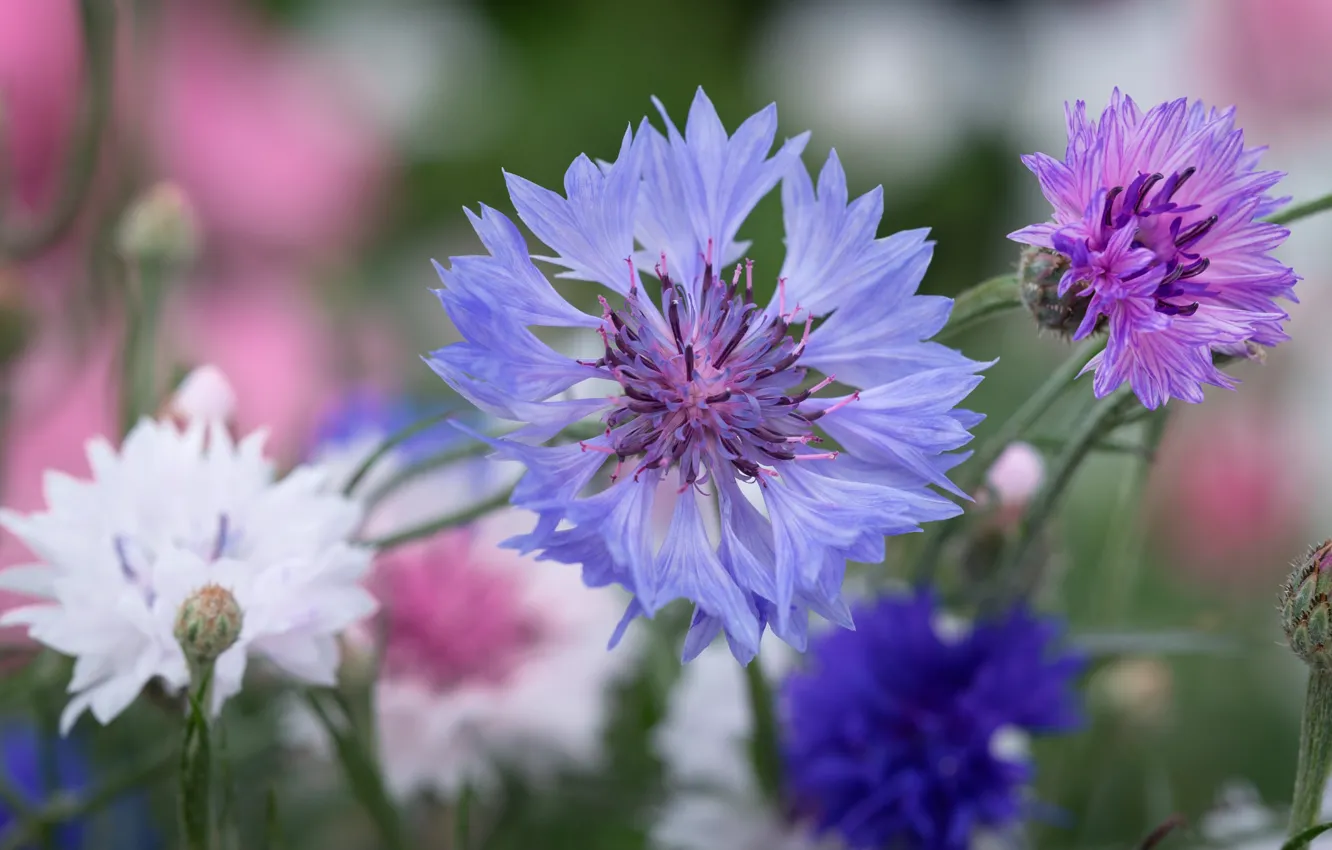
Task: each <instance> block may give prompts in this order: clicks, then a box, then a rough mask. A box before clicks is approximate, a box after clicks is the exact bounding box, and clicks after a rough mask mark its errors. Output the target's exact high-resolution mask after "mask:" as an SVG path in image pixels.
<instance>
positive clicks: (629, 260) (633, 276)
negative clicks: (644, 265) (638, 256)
mask: <svg viewBox="0 0 1332 850" xmlns="http://www.w3.org/2000/svg"><path fill="white" fill-rule="evenodd" d="M624 262H625V263H626V264H627V265H628V266H629V294H630V295H633V294H634V293H635V292H637V291H638V271H637V270H636V269H635V268H634V258H633V257H625V258H624ZM597 297H599V298H600V296H597ZM602 300H603V301H604V300H605V299H602Z"/></svg>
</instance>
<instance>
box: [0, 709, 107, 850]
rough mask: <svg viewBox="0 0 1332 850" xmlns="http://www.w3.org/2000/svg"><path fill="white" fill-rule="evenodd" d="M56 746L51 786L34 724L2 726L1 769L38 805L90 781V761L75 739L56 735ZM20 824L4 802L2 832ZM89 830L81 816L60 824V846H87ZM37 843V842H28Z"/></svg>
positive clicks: (0, 813)
mask: <svg viewBox="0 0 1332 850" xmlns="http://www.w3.org/2000/svg"><path fill="white" fill-rule="evenodd" d="M49 744H50V746H52V747H54V748H55V751H54V755H55V759H54V765H53V766H54V768H55V775H54V776H53V777H50V779H52V780H53V786H52V787H51V788H50V789H48V788H47V779H48V777H46V776H45V775H44V765H43V763H42V758H43V743H42V741H41V739H40V738H38V737H37V735H36V734H35V733H34V731H33V729H32V728H31V727H30V726H26V725H21V724H7V725H4V726H0V770H3V771H4V774H5V775H4V778H5V780H6V781H7V784H8V785H9V786H11V787H12V788H13V789H14V790H15V791H17V792H18V793H19V794H22V795H23V796H24V797H25V798H26V799H28V800H30V801H31V802H32V803H33V804H35V805H41V804H42V803H44V802H45V801H46V799H47V798H48V797H49V796H50V795H51V794H54V793H61V792H78V791H82V790H84V789H85V788H86V787H87V785H88V779H89V772H88V765H87V763H86V762H85V761H84V759H83V755H82V753H81V752H80V751H79V748H78V746H77V745H76V744H75V743H74V741H73V740H71V739H68V738H56V739H54V740H52V741H50V742H49ZM17 824H18V818H17V817H16V816H15V813H14V812H12V811H9V810H8V809H7V808H6V807H5V806H4V804H3V803H0V836H3V835H5V834H7V833H8V832H9V830H10V829H12V828H14V827H15V826H17ZM86 831H87V829H86V827H85V824H84V823H83V822H82V821H81V820H71V821H66V822H64V823H62V824H61V825H60V826H58V827H57V828H56V846H57V847H59V848H61V850H78V848H80V847H82V846H83V836H84V834H85V832H86ZM27 846H36V844H35V843H34V844H33V845H24V847H27Z"/></svg>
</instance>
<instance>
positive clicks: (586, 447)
mask: <svg viewBox="0 0 1332 850" xmlns="http://www.w3.org/2000/svg"><path fill="white" fill-rule="evenodd" d="M578 445H579V446H580V447H581V448H582V449H583V451H585V452H598V453H600V454H603V455H613V454H615V449H612V448H611V447H610V446H590V445H588V444H587V441H585V440H579V441H578Z"/></svg>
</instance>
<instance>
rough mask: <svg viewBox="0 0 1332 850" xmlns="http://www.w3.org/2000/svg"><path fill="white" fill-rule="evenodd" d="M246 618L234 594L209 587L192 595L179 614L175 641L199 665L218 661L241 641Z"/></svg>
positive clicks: (212, 586) (177, 615)
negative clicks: (217, 659) (199, 663)
mask: <svg viewBox="0 0 1332 850" xmlns="http://www.w3.org/2000/svg"><path fill="white" fill-rule="evenodd" d="M244 622H245V617H244V615H243V614H242V612H241V608H240V605H239V604H237V602H236V597H234V596H232V595H231V591H229V590H227V589H226V588H224V587H222V586H221V585H217V584H207V585H204V586H203V587H201V588H200V589H198V590H196V591H195V592H194V593H191V594H190V595H189V596H188V597H187V598H186V599H185V601H184V602H183V603H181V606H180V610H179V611H178V612H177V613H176V628H175V636H176V640H177V641H178V642H179V643H180V646H181V649H183V650H185V654H186V655H188V656H189V657H191V658H193V659H195V660H196V661H200V662H209V661H213V660H215V659H216V658H217V657H218V656H219V655H221V654H222V653H224V652H226V651H227V650H228V649H230V648H231V647H232V646H233V645H234V644H235V643H236V641H237V639H239V638H240V634H241V627H242V626H243V625H244Z"/></svg>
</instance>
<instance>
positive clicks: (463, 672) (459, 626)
mask: <svg viewBox="0 0 1332 850" xmlns="http://www.w3.org/2000/svg"><path fill="white" fill-rule="evenodd" d="M480 557H484V556H483V555H480V554H479V553H478V551H477V549H476V548H474V547H473V545H472V538H471V533H470V532H468V531H454V532H450V533H447V534H444V535H441V536H440V537H438V538H437V539H435V540H433V541H430V542H429V543H427V544H424V545H421V546H417V547H404V548H402V549H398V550H395V551H394V552H392V553H389V554H388V555H385V556H382V557H381V558H380V561H379V564H378V565H377V567H376V578H375V582H374V589H375V594H376V596H378V597H379V599H380V601H381V602H382V603H383V605H384V610H385V613H386V615H387V632H386V634H385V644H384V663H385V666H386V668H387V670H388V672H389V674H390V675H393V676H407V677H412V678H416V679H419V680H421V681H424V682H426V683H428V684H429V685H430V686H431V687H433V688H434V689H435V690H437V691H440V692H443V691H446V690H450V689H452V688H456V687H459V686H461V685H464V684H497V683H499V682H502V681H503V680H504V679H505V678H506V677H508V676H509V675H510V674H511V673H512V672H513V671H514V670H515V669H517V668H518V667H519V665H521V664H522V663H523V660H524V659H525V658H526V657H527V655H528V653H529V652H531V651H532V650H533V649H534V648H536V647H537V646H539V645H540V644H541V643H542V642H543V640H548V639H549V638H550V637H551V635H550V629H549V627H548V626H547V625H546V624H545V623H544V622H543V621H542V619H541V618H539V617H538V616H537V612H535V611H533V610H531V608H530V606H528V605H527V604H525V602H524V600H523V598H522V587H521V585H520V583H519V581H518V579H517V577H516V576H514V575H510V574H507V573H505V572H502V571H500V570H496V569H492V568H491V567H490V566H489V565H488V564H486V563H484V562H482V561H480V560H479V558H480Z"/></svg>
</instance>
